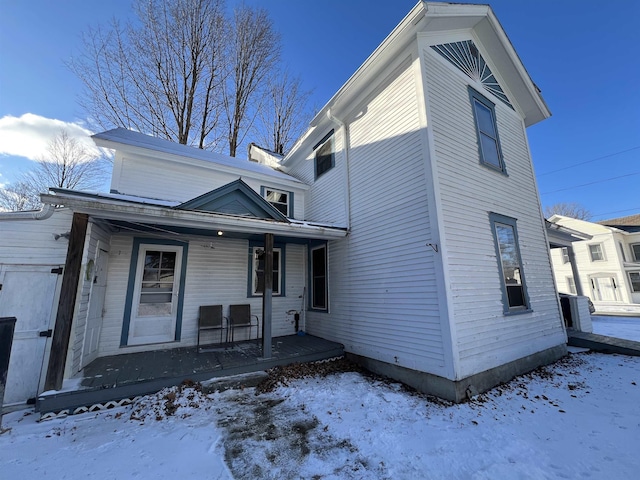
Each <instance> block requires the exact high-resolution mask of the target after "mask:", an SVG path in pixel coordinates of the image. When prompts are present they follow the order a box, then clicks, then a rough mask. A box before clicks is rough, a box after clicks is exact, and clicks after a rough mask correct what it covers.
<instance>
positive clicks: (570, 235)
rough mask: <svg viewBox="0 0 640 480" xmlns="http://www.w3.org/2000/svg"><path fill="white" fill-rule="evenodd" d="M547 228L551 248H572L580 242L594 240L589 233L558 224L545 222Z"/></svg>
mask: <svg viewBox="0 0 640 480" xmlns="http://www.w3.org/2000/svg"><path fill="white" fill-rule="evenodd" d="M544 222H545V227H546V228H547V238H548V240H549V247H550V248H559V247H570V246H571V244H572V243H573V242H579V241H581V240H591V238H593V237H592V236H591V235H589V234H587V233H582V232H579V231H577V230H573V229H571V228H567V227H564V226H562V225H558V224H557V223H553V222H550V221H549V220H545V221H544Z"/></svg>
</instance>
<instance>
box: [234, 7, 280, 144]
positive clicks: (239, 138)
mask: <svg viewBox="0 0 640 480" xmlns="http://www.w3.org/2000/svg"><path fill="white" fill-rule="evenodd" d="M232 28H233V32H232V34H233V41H232V42H231V45H230V46H229V53H228V62H229V63H228V64H229V66H230V74H229V77H228V79H227V82H226V83H225V94H224V107H225V113H226V120H227V126H228V129H227V136H228V140H229V155H231V156H232V157H235V156H236V150H237V148H238V145H240V144H241V143H242V142H243V141H244V137H245V136H246V134H247V132H248V131H249V129H250V128H251V125H252V124H253V121H254V119H255V115H256V113H257V112H258V110H259V109H260V102H261V100H262V95H263V94H264V92H263V91H261V90H260V88H261V87H262V86H263V82H264V80H266V78H267V76H268V74H269V73H270V72H271V71H272V70H273V69H274V68H275V66H276V65H277V62H278V60H279V57H280V38H279V36H278V35H277V34H276V32H275V30H274V28H273V25H272V22H271V19H270V18H269V15H268V14H267V12H266V10H264V9H254V8H251V7H248V6H245V5H242V6H240V7H238V8H236V9H235V10H234V12H233V23H232Z"/></svg>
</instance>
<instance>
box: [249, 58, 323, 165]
mask: <svg viewBox="0 0 640 480" xmlns="http://www.w3.org/2000/svg"><path fill="white" fill-rule="evenodd" d="M310 95H311V91H309V90H303V88H302V84H301V81H300V78H299V77H292V76H291V75H290V74H289V72H288V71H286V70H285V71H284V72H282V73H281V74H279V75H273V76H272V77H271V78H270V79H269V80H268V83H267V94H266V96H265V100H264V103H263V105H262V108H261V109H260V114H259V117H260V125H259V126H258V136H259V138H258V140H259V141H260V144H261V145H263V146H265V147H267V148H269V149H271V150H272V151H274V152H275V153H279V154H281V155H284V154H285V153H286V152H287V151H288V150H289V148H290V147H291V146H292V145H293V142H294V141H295V140H296V139H297V138H298V136H299V135H300V134H301V133H302V132H303V131H304V130H305V128H306V126H307V124H308V122H309V120H311V112H310V111H309V109H308V108H307V101H308V99H309V96H310Z"/></svg>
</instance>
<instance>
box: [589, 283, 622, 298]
mask: <svg viewBox="0 0 640 480" xmlns="http://www.w3.org/2000/svg"><path fill="white" fill-rule="evenodd" d="M617 290H618V288H617V283H616V279H615V278H614V277H591V291H592V292H593V298H594V300H595V301H596V302H619V301H620V298H619V297H618V291H617Z"/></svg>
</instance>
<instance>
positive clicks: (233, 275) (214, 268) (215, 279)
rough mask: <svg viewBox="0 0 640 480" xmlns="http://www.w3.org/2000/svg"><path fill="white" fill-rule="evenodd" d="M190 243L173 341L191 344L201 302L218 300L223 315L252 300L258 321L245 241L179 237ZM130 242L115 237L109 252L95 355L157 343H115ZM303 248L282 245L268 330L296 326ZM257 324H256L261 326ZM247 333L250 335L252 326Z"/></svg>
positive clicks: (289, 331)
mask: <svg viewBox="0 0 640 480" xmlns="http://www.w3.org/2000/svg"><path fill="white" fill-rule="evenodd" d="M180 240H182V241H187V242H189V252H188V257H187V270H186V282H185V293H184V307H183V311H182V335H181V340H180V342H179V344H178V345H176V344H173V343H170V344H167V347H173V346H190V345H195V344H196V341H197V321H198V320H197V319H198V311H199V307H200V306H201V305H223V306H224V314H225V315H228V313H229V305H231V304H245V303H249V304H251V311H252V313H253V314H255V315H257V316H258V318H259V319H260V326H261V325H262V297H247V279H248V275H249V265H248V262H249V244H248V241H247V240H238V239H215V240H214V241H213V247H214V248H211V247H210V244H211V242H210V240H209V239H203V238H195V237H181V238H180ZM132 246H133V241H132V238H131V237H128V236H114V237H112V240H111V248H110V255H109V284H108V285H107V292H106V298H105V316H104V320H103V327H102V334H101V337H100V356H105V355H116V354H120V353H129V352H137V351H148V350H155V349H157V348H159V347H158V345H140V346H131V347H124V348H121V347H120V336H121V333H122V320H123V315H124V307H125V297H126V290H127V282H128V276H129V265H130V259H131V249H132ZM305 252H306V247H304V246H302V245H297V244H287V245H285V259H286V276H285V288H286V290H285V291H286V295H285V296H274V297H273V313H272V335H273V336H274V337H277V336H283V335H293V334H294V333H295V329H294V327H295V325H294V323H293V318H294V317H293V315H292V314H287V312H289V311H291V310H297V311H299V310H300V308H301V302H302V300H301V298H300V295H302V291H303V287H304V284H305V269H306V261H305V259H306V253H305ZM260 328H261V327H260ZM247 333H248V332H247V331H241V330H238V332H237V335H236V340H242V339H243V338H244V337H245V336H246V334H247ZM252 336H254V338H255V329H253V332H252Z"/></svg>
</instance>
